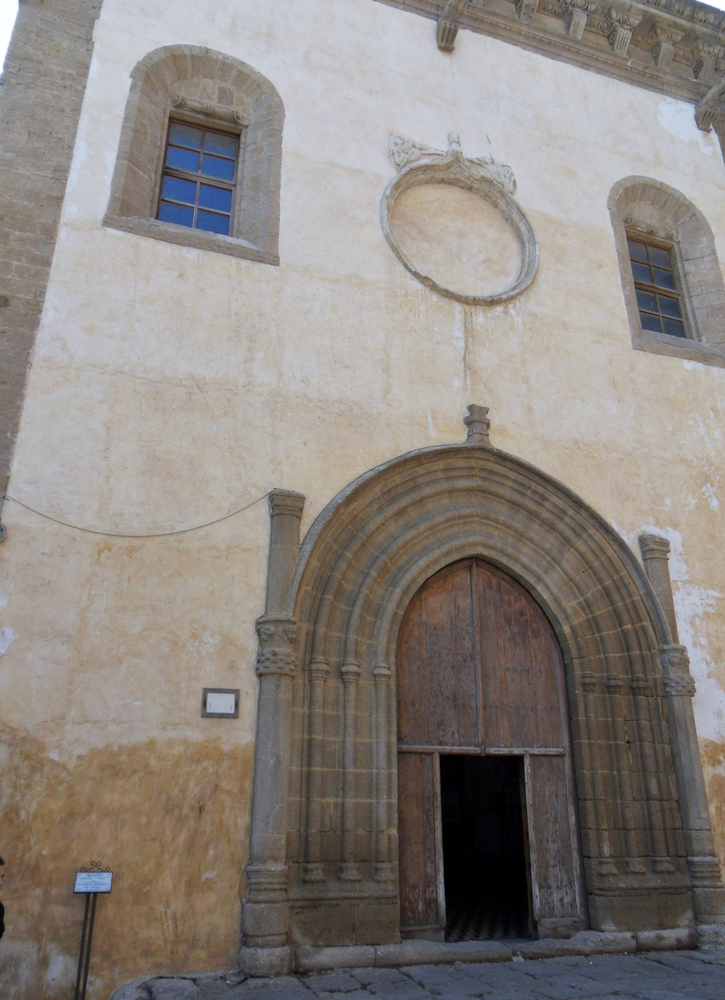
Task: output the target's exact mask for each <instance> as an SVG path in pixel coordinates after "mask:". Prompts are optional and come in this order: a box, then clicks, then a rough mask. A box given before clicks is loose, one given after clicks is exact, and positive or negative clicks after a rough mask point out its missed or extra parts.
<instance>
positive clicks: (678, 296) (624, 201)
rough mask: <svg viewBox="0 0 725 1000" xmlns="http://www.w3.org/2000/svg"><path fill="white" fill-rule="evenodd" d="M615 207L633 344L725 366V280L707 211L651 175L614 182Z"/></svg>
mask: <svg viewBox="0 0 725 1000" xmlns="http://www.w3.org/2000/svg"><path fill="white" fill-rule="evenodd" d="M609 211H610V214H611V217H612V226H613V228H614V240H615V244H616V247H617V254H618V256H619V269H620V274H621V278H622V289H623V292H624V301H625V305H626V308H627V315H628V317H629V324H630V328H631V331H632V345H633V347H635V348H636V349H637V350H640V351H652V352H654V353H655V354H669V355H672V356H674V357H681V358H689V359H691V360H693V361H703V362H706V363H709V364H714V365H720V366H723V367H725V285H724V284H723V277H722V272H721V270H720V264H719V263H718V259H717V253H716V251H715V240H714V239H713V235H712V231H711V229H710V226H709V225H708V223H707V220H706V219H705V217H704V215H703V214H702V212H700V211H699V209H697V208H695V206H694V205H693V204H692V202H691V201H688V199H687V198H685V196H684V195H683V194H680V192H679V191H676V190H675V189H674V188H671V187H669V186H668V185H667V184H663V183H662V182H661V181H656V180H653V179H652V178H650V177H627V178H625V179H624V180H621V181H619V182H618V183H617V184H615V185H614V187H613V188H612V191H611V194H610V196H609Z"/></svg>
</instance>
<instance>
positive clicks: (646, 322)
mask: <svg viewBox="0 0 725 1000" xmlns="http://www.w3.org/2000/svg"><path fill="white" fill-rule="evenodd" d="M639 318H640V319H641V320H642V329H643V330H654V331H655V333H662V324H661V323H660V318H659V316H650V314H649V313H640V314H639Z"/></svg>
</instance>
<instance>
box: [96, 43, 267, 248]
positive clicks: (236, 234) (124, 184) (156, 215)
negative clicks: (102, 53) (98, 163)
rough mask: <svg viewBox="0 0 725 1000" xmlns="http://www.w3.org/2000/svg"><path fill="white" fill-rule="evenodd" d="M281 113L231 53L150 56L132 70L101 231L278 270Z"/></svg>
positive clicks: (257, 77)
mask: <svg viewBox="0 0 725 1000" xmlns="http://www.w3.org/2000/svg"><path fill="white" fill-rule="evenodd" d="M283 120H284V107H283V105H282V101H281V99H280V96H279V94H278V93H277V91H276V90H275V88H274V87H273V86H272V84H271V83H270V82H269V80H267V79H266V78H265V77H263V76H262V75H261V74H260V73H258V72H257V71H256V70H254V69H252V68H251V67H250V66H247V65H246V64H245V63H243V62H240V61H239V60H238V59H234V58H233V57H232V56H228V55H224V54H223V53H221V52H214V51H212V50H211V49H206V48H201V47H199V46H194V45H169V46H166V47H165V48H161V49H156V50H155V51H153V52H150V53H149V54H148V55H147V56H146V57H145V58H144V59H142V60H141V62H139V63H138V64H137V65H136V67H135V68H134V70H133V72H132V73H131V91H130V94H129V97H128V102H127V104H126V113H125V117H124V122H123V128H122V130H121V141H120V145H119V151H118V159H117V161H116V169H115V171H114V175H113V185H112V189H111V199H110V202H109V206H108V212H107V214H106V217H105V219H104V225H106V226H110V227H112V228H115V229H123V230H125V231H126V232H131V233H136V234H137V235H141V236H150V237H152V238H153V239H159V240H166V241H167V242H170V243H181V244H183V245H185V246H193V247H198V248H199V249H203V250H213V251H216V252H218V253H226V254H231V255H233V256H236V257H245V258H247V259H248V260H256V261H261V262H263V263H266V264H278V263H279V257H278V252H277V251H278V234H279V187H280V171H281V162H282V123H283Z"/></svg>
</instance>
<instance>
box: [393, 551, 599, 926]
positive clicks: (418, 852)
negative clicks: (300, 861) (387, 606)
mask: <svg viewBox="0 0 725 1000" xmlns="http://www.w3.org/2000/svg"><path fill="white" fill-rule="evenodd" d="M396 675H397V676H396V686H397V715H398V831H399V861H400V910H401V933H402V934H403V936H407V937H425V938H433V939H439V940H442V939H443V938H444V936H445V939H446V940H470V939H474V938H490V937H522V936H528V935H530V934H534V935H538V934H541V935H542V936H546V937H552V936H568V935H571V934H573V933H574V932H576V931H577V930H580V929H581V928H582V927H583V926H584V925H585V909H584V899H583V892H582V876H581V857H580V847H579V837H578V834H577V823H576V810H575V795H574V781H573V773H572V762H571V738H570V733H569V716H568V708H567V698H566V686H565V679H564V667H563V660H562V656H561V651H560V649H559V645H558V643H557V640H556V636H555V635H554V632H553V629H552V628H551V625H550V624H549V622H548V620H547V619H546V617H545V616H544V614H543V612H542V611H541V609H540V608H539V607H538V605H537V604H536V603H535V601H534V600H533V598H532V597H531V595H530V594H529V593H528V591H526V590H525V589H524V588H523V587H522V586H521V585H520V584H519V583H517V582H516V581H515V580H514V579H512V578H511V577H510V576H508V575H507V574H505V573H503V572H502V571H501V570H500V569H497V568H496V567H494V566H492V565H491V564H490V563H487V562H484V561H483V560H481V559H466V560H462V561H459V562H456V563H453V564H452V565H449V566H446V567H445V568H444V569H442V570H440V571H439V572H438V573H436V574H434V575H433V576H432V577H431V578H430V579H428V580H427V581H426V582H425V583H424V584H423V586H422V587H421V588H420V589H419V590H418V592H417V593H416V594H415V596H414V597H413V599H412V600H411V602H410V604H409V605H408V608H407V611H406V613H405V616H404V618H403V622H402V625H401V628H400V632H399V638H398V649H397V657H396Z"/></svg>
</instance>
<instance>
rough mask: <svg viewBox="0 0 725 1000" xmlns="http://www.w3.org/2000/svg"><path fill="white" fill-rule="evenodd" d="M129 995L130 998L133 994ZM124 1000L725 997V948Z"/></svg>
mask: <svg viewBox="0 0 725 1000" xmlns="http://www.w3.org/2000/svg"><path fill="white" fill-rule="evenodd" d="M126 990H128V993H127V992H126ZM115 996H116V997H117V998H118V1000H434V998H437V997H440V998H443V1000H476V998H477V997H481V998H482V1000H488V998H490V1000H615V998H616V1000H684V998H688V1000H725V949H718V950H716V951H715V950H713V951H696V952H692V951H691V952H687V951H680V952H649V953H647V954H644V955H603V956H592V957H589V958H584V957H576V958H574V957H571V958H553V959H537V960H535V961H526V960H523V959H519V960H514V961H513V962H502V963H491V962H486V963H482V964H470V965H469V964H465V963H458V964H456V965H413V966H407V967H405V968H401V969H379V968H375V969H349V970H345V971H343V972H324V973H310V974H308V975H299V976H285V977H281V978H278V979H246V980H245V979H243V978H242V977H241V976H240V975H238V974H234V975H228V976H210V975H203V976H189V977H175V978H156V979H150V980H148V981H146V982H145V983H143V984H137V985H134V986H133V987H126V988H125V989H124V990H122V991H119V992H118V993H117V994H115Z"/></svg>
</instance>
